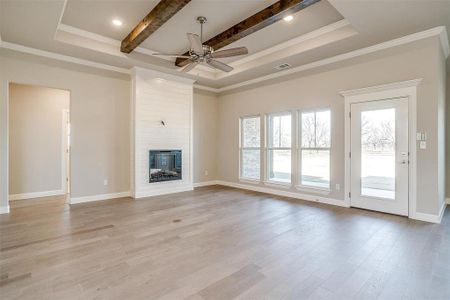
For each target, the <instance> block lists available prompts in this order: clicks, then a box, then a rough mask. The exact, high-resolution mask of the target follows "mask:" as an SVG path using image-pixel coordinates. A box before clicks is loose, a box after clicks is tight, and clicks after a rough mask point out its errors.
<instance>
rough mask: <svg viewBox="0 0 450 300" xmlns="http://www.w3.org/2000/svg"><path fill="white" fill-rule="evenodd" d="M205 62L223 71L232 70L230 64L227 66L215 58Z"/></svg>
mask: <svg viewBox="0 0 450 300" xmlns="http://www.w3.org/2000/svg"><path fill="white" fill-rule="evenodd" d="M206 63H208V64H209V65H211V66H213V67H214V68H216V69H219V70H222V71H224V72H231V71H233V67H231V66H229V65H227V64H224V63H223V62H220V61H218V60H215V59H211V60H208V61H207V62H206Z"/></svg>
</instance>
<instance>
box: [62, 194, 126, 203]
mask: <svg viewBox="0 0 450 300" xmlns="http://www.w3.org/2000/svg"><path fill="white" fill-rule="evenodd" d="M125 197H130V192H120V193H112V194H101V195H93V196H84V197H75V198H70V201H69V203H70V204H78V203H85V202H93V201H101V200H109V199H116V198H125Z"/></svg>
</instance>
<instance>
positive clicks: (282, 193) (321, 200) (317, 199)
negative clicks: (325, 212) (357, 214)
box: [217, 180, 348, 207]
mask: <svg viewBox="0 0 450 300" xmlns="http://www.w3.org/2000/svg"><path fill="white" fill-rule="evenodd" d="M217 184H218V185H223V186H228V187H234V188H238V189H243V190H249V191H255V192H260V193H265V194H271V195H277V196H282V197H289V198H294V199H300V200H305V201H312V202H318V203H325V204H331V205H336V206H341V207H348V206H347V205H346V204H345V201H343V200H338V199H333V198H327V197H321V196H314V195H307V194H301V193H295V192H290V191H281V190H276V189H271V188H266V187H261V186H253V185H246V184H240V183H234V182H228V181H221V180H218V181H217Z"/></svg>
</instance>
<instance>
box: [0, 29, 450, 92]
mask: <svg viewBox="0 0 450 300" xmlns="http://www.w3.org/2000/svg"><path fill="white" fill-rule="evenodd" d="M433 36H439V39H440V42H441V47H442V49H443V51H444V54H445V55H446V57H447V56H448V55H449V54H448V53H450V50H449V42H448V36H447V29H446V27H445V26H438V27H434V28H431V29H428V30H425V31H420V32H417V33H413V34H410V35H406V36H404V37H400V38H397V39H394V40H390V41H387V42H383V43H380V44H376V45H373V46H369V47H366V48H362V49H357V50H354V51H350V52H347V53H344V54H340V55H336V56H333V57H330V58H326V59H322V60H318V61H315V62H312V63H309V64H305V65H301V66H298V67H295V68H292V69H288V70H284V71H280V72H276V73H272V74H269V75H265V76H261V77H257V78H254V79H250V80H247V81H243V82H240V83H237V84H232V85H228V86H224V87H221V88H213V87H207V86H203V85H195V87H196V88H199V89H204V90H207V91H210V92H214V93H217V94H219V93H222V92H225V91H230V90H234V89H237V88H240V87H243V86H247V85H251V84H254V83H259V82H262V81H266V80H270V79H274V78H279V77H282V76H286V75H290V74H294V73H298V72H302V71H305V70H310V69H314V68H317V67H321V66H324V65H328V64H332V63H336V62H340V61H343V60H347V59H351V58H355V57H358V56H362V55H366V54H370V53H373V52H377V51H381V50H385V49H389V48H392V47H396V46H401V45H404V44H408V43H411V42H415V41H419V40H422V39H426V38H429V37H433ZM0 48H5V49H10V50H14V51H18V52H23V53H28V54H33V55H37V56H42V57H47V58H53V59H55V60H60V61H66V62H71V63H75V64H80V65H85V66H89V67H93V68H98V69H104V70H109V71H114V72H119V73H124V74H130V70H129V69H124V68H120V67H115V66H112V65H107V64H102V63H97V62H94V61H89V60H85V59H80V58H76V57H72V56H67V55H62V54H58V53H54V52H48V51H43V50H39V49H36V48H31V47H26V46H22V45H19V44H14V43H9V42H5V41H1V40H0ZM142 53H145V51H143V52H142ZM148 70H150V69H148ZM213 80H214V79H213Z"/></svg>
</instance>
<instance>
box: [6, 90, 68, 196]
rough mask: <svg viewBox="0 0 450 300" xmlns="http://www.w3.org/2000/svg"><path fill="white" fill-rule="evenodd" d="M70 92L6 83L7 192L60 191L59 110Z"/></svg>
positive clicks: (61, 170)
mask: <svg viewBox="0 0 450 300" xmlns="http://www.w3.org/2000/svg"><path fill="white" fill-rule="evenodd" d="M69 104H70V92H69V91H66V90H59V89H52V88H46V87H41V86H31V85H22V84H15V83H11V84H10V85H9V194H10V196H11V199H12V198H23V197H24V196H25V195H23V194H35V193H40V194H64V193H65V190H64V189H65V184H64V181H63V178H65V168H64V167H65V162H64V158H65V156H64V154H63V149H64V147H63V143H64V142H65V140H64V138H63V130H65V128H66V127H65V126H63V111H64V110H68V109H69Z"/></svg>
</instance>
